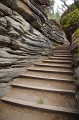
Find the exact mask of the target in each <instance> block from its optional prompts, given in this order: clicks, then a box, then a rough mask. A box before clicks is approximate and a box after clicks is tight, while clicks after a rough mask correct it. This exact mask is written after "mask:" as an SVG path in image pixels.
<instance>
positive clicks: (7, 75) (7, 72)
mask: <svg viewBox="0 0 79 120" xmlns="http://www.w3.org/2000/svg"><path fill="white" fill-rule="evenodd" d="M25 70H26V69H25V68H24V67H23V68H10V69H1V70H0V83H3V82H9V81H12V78H14V77H16V76H18V75H19V74H21V73H22V72H24V71H25Z"/></svg>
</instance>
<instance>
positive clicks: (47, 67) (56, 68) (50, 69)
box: [28, 64, 73, 73]
mask: <svg viewBox="0 0 79 120" xmlns="http://www.w3.org/2000/svg"><path fill="white" fill-rule="evenodd" d="M29 69H36V70H45V71H46V70H49V71H61V72H62V71H63V72H64V71H65V72H66V71H67V72H70V73H72V72H73V71H72V70H71V68H66V67H61V66H60V67H58V66H56V67H55V66H46V65H40V64H39V65H33V66H31V67H29V68H28V70H29Z"/></svg>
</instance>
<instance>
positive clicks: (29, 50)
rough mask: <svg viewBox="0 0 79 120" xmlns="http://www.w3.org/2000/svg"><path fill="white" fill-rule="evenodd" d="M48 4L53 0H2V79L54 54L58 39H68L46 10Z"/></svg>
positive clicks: (10, 76) (0, 78) (16, 74)
mask: <svg viewBox="0 0 79 120" xmlns="http://www.w3.org/2000/svg"><path fill="white" fill-rule="evenodd" d="M48 5H49V0H0V82H8V81H10V80H11V79H12V78H13V77H16V76H18V75H19V74H20V73H22V72H24V71H25V69H26V67H27V66H29V65H30V64H33V63H34V62H35V61H37V60H41V59H43V57H45V56H48V55H50V54H52V52H51V50H52V49H53V48H54V43H59V44H62V43H64V37H62V35H63V33H62V30H61V29H60V27H58V26H55V27H54V28H53V27H52V25H51V24H50V22H49V20H48V18H47V16H46V14H45V11H44V9H45V7H46V6H48Z"/></svg>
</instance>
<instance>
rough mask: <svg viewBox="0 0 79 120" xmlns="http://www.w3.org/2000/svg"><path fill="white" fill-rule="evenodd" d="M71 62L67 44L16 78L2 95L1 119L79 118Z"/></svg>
mask: <svg viewBox="0 0 79 120" xmlns="http://www.w3.org/2000/svg"><path fill="white" fill-rule="evenodd" d="M71 62H72V55H71V53H70V46H69V44H65V45H62V46H59V47H57V48H55V49H54V50H53V56H51V57H49V59H48V60H43V61H42V62H40V63H35V64H34V65H33V66H31V67H29V68H28V69H27V71H26V73H24V74H21V75H20V76H19V77H18V78H16V79H14V81H13V82H11V86H12V87H11V90H10V91H9V92H8V93H7V94H6V95H4V96H3V97H2V98H1V101H0V120H79V110H78V108H77V102H76V98H75V91H76V88H75V81H74V76H73V71H72V69H71Z"/></svg>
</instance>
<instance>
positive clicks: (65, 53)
mask: <svg viewBox="0 0 79 120" xmlns="http://www.w3.org/2000/svg"><path fill="white" fill-rule="evenodd" d="M53 54H54V55H70V56H71V53H62V52H60V53H56V52H53Z"/></svg>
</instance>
